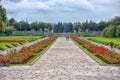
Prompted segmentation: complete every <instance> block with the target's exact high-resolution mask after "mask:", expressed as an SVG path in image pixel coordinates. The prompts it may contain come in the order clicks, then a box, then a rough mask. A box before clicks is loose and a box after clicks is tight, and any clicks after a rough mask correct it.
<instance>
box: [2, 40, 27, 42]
mask: <svg viewBox="0 0 120 80" xmlns="http://www.w3.org/2000/svg"><path fill="white" fill-rule="evenodd" d="M0 42H25V40H0Z"/></svg>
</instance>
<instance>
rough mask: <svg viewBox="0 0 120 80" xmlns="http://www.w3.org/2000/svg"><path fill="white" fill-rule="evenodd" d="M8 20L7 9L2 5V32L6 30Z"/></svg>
mask: <svg viewBox="0 0 120 80" xmlns="http://www.w3.org/2000/svg"><path fill="white" fill-rule="evenodd" d="M6 22H7V15H6V9H5V8H4V7H2V5H0V33H3V32H5V27H6Z"/></svg>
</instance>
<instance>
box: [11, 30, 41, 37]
mask: <svg viewBox="0 0 120 80" xmlns="http://www.w3.org/2000/svg"><path fill="white" fill-rule="evenodd" d="M41 33H42V32H40V31H13V32H12V35H16V34H24V35H30V36H31V35H36V34H41Z"/></svg>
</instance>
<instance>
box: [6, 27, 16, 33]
mask: <svg viewBox="0 0 120 80" xmlns="http://www.w3.org/2000/svg"><path fill="white" fill-rule="evenodd" d="M15 30H16V29H15V28H14V27H13V26H8V27H6V31H5V32H6V34H8V35H11V34H12V32H13V31H15Z"/></svg>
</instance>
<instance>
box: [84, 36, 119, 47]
mask: <svg viewBox="0 0 120 80" xmlns="http://www.w3.org/2000/svg"><path fill="white" fill-rule="evenodd" d="M84 38H86V39H88V40H92V41H95V42H98V43H102V44H105V45H109V43H110V42H111V41H113V42H114V43H115V47H116V48H119V49H120V38H105V37H84Z"/></svg>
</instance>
